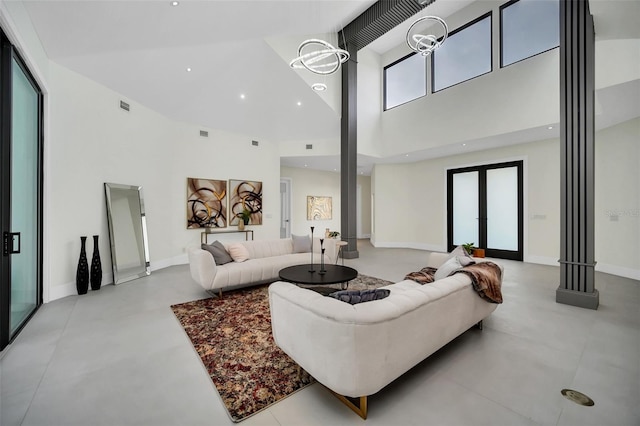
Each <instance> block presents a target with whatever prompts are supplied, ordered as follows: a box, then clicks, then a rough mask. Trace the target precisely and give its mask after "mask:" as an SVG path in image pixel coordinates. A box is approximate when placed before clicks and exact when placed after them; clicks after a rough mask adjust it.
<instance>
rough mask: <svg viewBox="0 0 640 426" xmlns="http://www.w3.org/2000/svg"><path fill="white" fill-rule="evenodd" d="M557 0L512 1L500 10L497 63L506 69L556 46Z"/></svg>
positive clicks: (558, 23)
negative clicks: (499, 44)
mask: <svg viewBox="0 0 640 426" xmlns="http://www.w3.org/2000/svg"><path fill="white" fill-rule="evenodd" d="M559 15H560V3H559V1H558V0H514V1H512V2H509V3H507V4H505V5H503V6H502V7H501V8H500V22H501V25H500V28H501V36H500V43H501V46H502V50H501V56H500V63H501V66H503V67H506V66H507V65H511V64H513V63H515V62H518V61H521V60H523V59H527V58H530V57H531V56H534V55H537V54H538V53H542V52H546V51H547V50H550V49H553V48H554V47H558V46H559V45H560V18H559Z"/></svg>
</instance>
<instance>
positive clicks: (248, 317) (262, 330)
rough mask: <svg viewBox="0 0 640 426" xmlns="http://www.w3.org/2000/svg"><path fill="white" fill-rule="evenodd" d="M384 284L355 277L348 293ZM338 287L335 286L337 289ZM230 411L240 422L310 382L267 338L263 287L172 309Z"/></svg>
mask: <svg viewBox="0 0 640 426" xmlns="http://www.w3.org/2000/svg"><path fill="white" fill-rule="evenodd" d="M387 284H390V282H389V281H384V280H380V279H378V278H373V277H368V276H366V275H358V277H357V278H356V279H355V280H353V281H351V282H350V283H349V290H360V289H371V288H377V287H381V286H383V285H387ZM338 289H339V286H336V290H338ZM171 309H173V312H174V314H175V315H176V317H177V318H178V320H179V321H180V324H182V327H183V328H184V330H185V332H186V333H187V336H189V339H191V343H192V344H193V346H194V348H195V349H196V351H197V352H198V354H199V355H200V358H201V359H202V362H203V364H204V366H205V367H206V369H207V371H208V372H209V376H210V377H211V380H212V381H213V383H214V385H215V386H216V388H217V389H218V393H219V394H220V397H221V398H222V401H223V403H224V405H225V407H226V408H227V411H228V412H229V416H230V417H231V420H233V421H234V422H239V421H242V420H244V419H246V418H247V417H249V416H252V415H253V414H256V413H257V412H259V411H260V410H263V409H265V408H266V407H268V406H269V405H271V404H273V403H275V402H277V401H279V400H281V399H283V398H285V397H287V396H289V395H291V394H293V393H294V392H296V391H298V390H300V389H302V388H304V387H306V386H308V385H310V384H311V383H313V382H314V381H315V380H314V379H313V377H311V376H310V375H309V374H308V373H307V372H306V371H304V370H303V369H302V368H300V367H299V366H298V364H296V363H295V362H294V361H293V360H292V359H291V358H289V356H288V355H286V354H285V353H284V352H282V351H281V350H280V348H278V347H277V346H276V345H275V343H274V341H273V336H272V335H271V315H270V312H269V293H268V286H259V287H252V288H248V289H244V290H238V291H233V292H229V293H225V294H224V297H223V298H222V299H219V298H217V297H214V298H210V299H203V300H196V301H194V302H188V303H181V304H179V305H173V306H171Z"/></svg>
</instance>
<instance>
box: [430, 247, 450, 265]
mask: <svg viewBox="0 0 640 426" xmlns="http://www.w3.org/2000/svg"><path fill="white" fill-rule="evenodd" d="M448 258H449V253H440V252H435V251H434V252H432V253H429V255H428V256H427V266H430V267H432V268H436V269H437V268H439V267H441V266H442V264H443V263H444V262H446V261H447V259H448Z"/></svg>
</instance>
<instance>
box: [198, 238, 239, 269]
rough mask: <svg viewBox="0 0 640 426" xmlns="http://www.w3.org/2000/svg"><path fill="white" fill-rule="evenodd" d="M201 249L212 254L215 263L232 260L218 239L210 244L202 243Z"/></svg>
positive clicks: (221, 263)
mask: <svg viewBox="0 0 640 426" xmlns="http://www.w3.org/2000/svg"><path fill="white" fill-rule="evenodd" d="M201 247H202V250H206V251H208V252H209V253H211V255H212V256H213V260H214V261H215V262H216V265H224V264H225V263H229V262H233V259H232V258H231V256H229V253H228V252H227V250H226V249H225V248H224V246H223V245H222V243H221V242H220V241H217V240H216V241H214V242H212V243H211V244H202V246H201Z"/></svg>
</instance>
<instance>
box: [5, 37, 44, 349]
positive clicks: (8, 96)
mask: <svg viewBox="0 0 640 426" xmlns="http://www.w3.org/2000/svg"><path fill="white" fill-rule="evenodd" d="M0 37H1V38H2V45H1V55H0V119H1V120H0V225H1V226H2V238H3V244H2V256H1V257H0V259H1V260H0V350H2V349H3V348H4V347H5V346H6V345H7V344H8V343H9V342H11V340H12V339H13V338H14V337H15V336H16V335H17V334H18V332H19V331H20V330H21V329H22V327H24V325H25V324H26V323H27V321H28V320H29V318H31V316H32V315H33V314H34V313H35V311H36V310H37V308H38V307H39V306H40V305H41V304H42V92H41V90H40V89H39V87H38V85H37V84H36V83H35V80H34V79H33V77H32V76H31V74H30V72H29V71H28V69H27V68H26V66H25V64H24V62H23V61H22V60H21V58H20V57H19V55H18V54H17V52H16V51H15V49H14V48H13V46H12V45H11V43H10V42H9V41H8V39H7V38H6V36H5V35H4V34H2V33H1V32H0Z"/></svg>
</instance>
